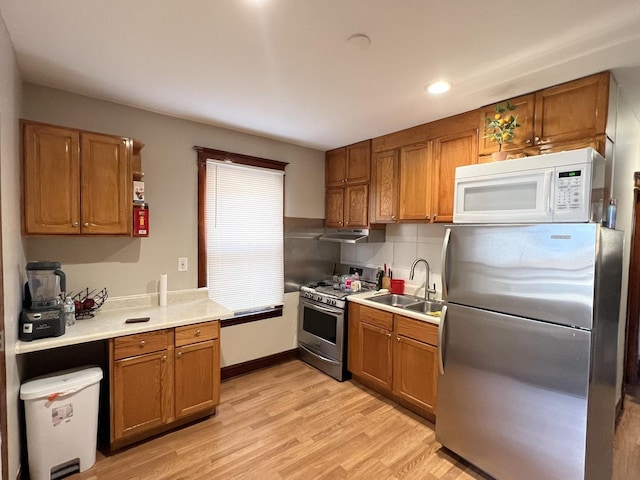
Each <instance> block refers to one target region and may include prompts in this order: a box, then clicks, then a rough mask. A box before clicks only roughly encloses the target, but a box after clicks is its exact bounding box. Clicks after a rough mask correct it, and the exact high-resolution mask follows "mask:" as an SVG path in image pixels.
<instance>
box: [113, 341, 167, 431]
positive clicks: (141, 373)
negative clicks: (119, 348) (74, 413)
mask: <svg viewBox="0 0 640 480" xmlns="http://www.w3.org/2000/svg"><path fill="white" fill-rule="evenodd" d="M172 371H173V369H172V362H171V358H170V357H169V356H168V355H167V351H162V352H156V353H149V354H146V355H140V356H137V357H131V358H125V359H122V360H116V361H115V362H113V392H112V402H111V408H112V420H113V424H112V429H113V431H112V440H117V439H120V438H123V437H127V436H130V435H135V434H137V433H139V432H144V431H147V430H150V429H152V428H155V427H158V426H160V425H163V424H165V423H167V422H169V421H170V420H171V419H172V413H171V412H172V411H173V405H172V393H173V392H172V389H171V388H170V386H171V383H172V377H171V372H172Z"/></svg>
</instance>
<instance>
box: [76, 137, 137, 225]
mask: <svg viewBox="0 0 640 480" xmlns="http://www.w3.org/2000/svg"><path fill="white" fill-rule="evenodd" d="M81 152H82V154H81V159H82V165H81V167H82V168H81V187H82V208H81V211H82V233H83V234H107V235H126V234H129V233H130V232H131V223H132V222H131V218H132V190H131V189H132V183H131V178H132V177H131V141H130V140H127V139H124V138H120V137H112V136H109V135H100V134H95V133H85V132H83V133H82V145H81Z"/></svg>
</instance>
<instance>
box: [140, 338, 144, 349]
mask: <svg viewBox="0 0 640 480" xmlns="http://www.w3.org/2000/svg"><path fill="white" fill-rule="evenodd" d="M142 347H144V340H140V348H142Z"/></svg>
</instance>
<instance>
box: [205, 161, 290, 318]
mask: <svg viewBox="0 0 640 480" xmlns="http://www.w3.org/2000/svg"><path fill="white" fill-rule="evenodd" d="M283 189H284V173H283V172H281V171H275V170H270V169H263V168H256V167H248V166H243V165H235V164H227V163H222V162H216V161H207V194H206V206H205V219H206V231H207V279H208V288H209V297H210V298H211V299H213V300H215V301H216V302H218V303H219V304H221V305H223V306H225V307H227V308H229V309H230V310H233V311H234V312H242V311H246V310H259V309H264V308H268V307H272V306H275V305H282V304H283V301H284V254H283V249H284V245H283V196H284V195H283V191H284V190H283Z"/></svg>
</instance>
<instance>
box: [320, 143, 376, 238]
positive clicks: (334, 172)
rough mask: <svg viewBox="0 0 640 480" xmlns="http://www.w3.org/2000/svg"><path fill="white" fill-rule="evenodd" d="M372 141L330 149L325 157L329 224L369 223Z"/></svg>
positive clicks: (339, 226) (326, 201)
mask: <svg viewBox="0 0 640 480" xmlns="http://www.w3.org/2000/svg"><path fill="white" fill-rule="evenodd" d="M370 177H371V141H370V140H366V141H364V142H359V143H356V144H353V145H349V146H347V147H342V148H338V149H335V150H330V151H328V152H327V153H326V157H325V186H326V195H325V225H326V226H327V227H330V228H361V227H367V226H368V225H369V180H370Z"/></svg>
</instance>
